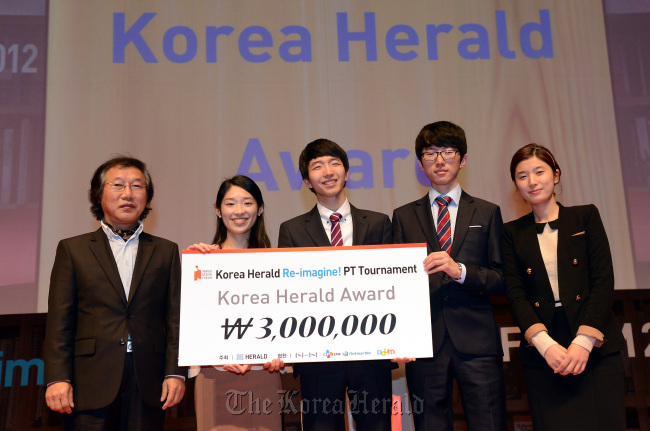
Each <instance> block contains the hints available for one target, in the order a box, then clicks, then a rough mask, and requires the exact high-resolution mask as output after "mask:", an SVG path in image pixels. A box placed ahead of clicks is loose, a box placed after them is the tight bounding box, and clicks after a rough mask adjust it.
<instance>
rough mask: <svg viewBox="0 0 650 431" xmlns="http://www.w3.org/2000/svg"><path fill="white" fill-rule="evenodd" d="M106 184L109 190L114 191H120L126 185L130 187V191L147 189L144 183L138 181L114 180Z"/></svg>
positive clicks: (135, 191) (141, 191) (139, 191)
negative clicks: (124, 181)
mask: <svg viewBox="0 0 650 431" xmlns="http://www.w3.org/2000/svg"><path fill="white" fill-rule="evenodd" d="M106 185H107V186H108V189H109V190H110V191H113V192H115V193H121V192H123V191H124V189H125V188H126V186H129V187H130V188H131V193H144V192H145V191H146V190H147V187H146V186H145V185H144V184H139V183H131V184H129V183H126V184H124V183H120V182H119V181H115V182H112V183H106Z"/></svg>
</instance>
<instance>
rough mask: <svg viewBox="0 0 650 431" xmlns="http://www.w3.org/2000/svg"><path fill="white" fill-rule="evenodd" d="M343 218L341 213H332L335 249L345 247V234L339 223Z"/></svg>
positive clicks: (332, 234)
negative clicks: (342, 232)
mask: <svg viewBox="0 0 650 431" xmlns="http://www.w3.org/2000/svg"><path fill="white" fill-rule="evenodd" d="M342 218H343V216H342V215H341V214H339V213H332V215H330V222H332V233H331V241H330V242H331V243H332V245H333V246H334V247H339V246H342V245H343V234H341V225H340V224H339V222H340V221H341V219H342Z"/></svg>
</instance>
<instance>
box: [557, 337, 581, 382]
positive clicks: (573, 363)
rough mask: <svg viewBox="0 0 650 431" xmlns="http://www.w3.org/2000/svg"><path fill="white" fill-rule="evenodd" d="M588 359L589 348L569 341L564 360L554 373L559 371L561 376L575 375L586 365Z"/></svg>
mask: <svg viewBox="0 0 650 431" xmlns="http://www.w3.org/2000/svg"><path fill="white" fill-rule="evenodd" d="M588 360H589V350H587V349H585V348H584V347H582V346H580V345H578V344H575V343H571V345H570V346H569V348H568V349H567V354H566V357H565V358H564V361H562V363H561V364H560V366H559V367H558V369H557V370H555V372H556V373H559V374H561V375H563V376H566V375H569V374H573V375H575V376H577V375H578V374H580V373H582V372H583V371H584V370H585V368H586V367H587V361H588Z"/></svg>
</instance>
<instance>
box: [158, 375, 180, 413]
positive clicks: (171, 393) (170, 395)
mask: <svg viewBox="0 0 650 431" xmlns="http://www.w3.org/2000/svg"><path fill="white" fill-rule="evenodd" d="M183 395H185V381H184V380H183V379H179V378H178V377H167V378H166V379H165V380H164V381H163V384H162V395H161V396H160V402H163V401H165V404H163V406H162V409H163V410H165V409H168V408H169V407H171V406H175V405H176V404H178V403H180V402H181V400H182V399H183Z"/></svg>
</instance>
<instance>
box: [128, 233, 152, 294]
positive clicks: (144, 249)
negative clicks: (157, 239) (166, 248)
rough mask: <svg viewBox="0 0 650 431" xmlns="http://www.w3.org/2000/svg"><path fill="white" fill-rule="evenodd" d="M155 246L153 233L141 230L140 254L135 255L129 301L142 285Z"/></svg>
mask: <svg viewBox="0 0 650 431" xmlns="http://www.w3.org/2000/svg"><path fill="white" fill-rule="evenodd" d="M155 248H156V246H155V244H154V242H153V238H152V237H151V235H149V234H146V233H144V232H141V233H140V237H139V242H138V254H137V255H136V257H135V265H134V267H133V277H132V278H131V288H130V289H129V302H130V301H131V299H133V296H134V295H135V291H136V290H137V289H138V287H139V286H140V281H141V280H142V276H143V275H144V270H145V269H146V268H147V265H148V264H149V261H150V260H151V256H153V251H154V250H155Z"/></svg>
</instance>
